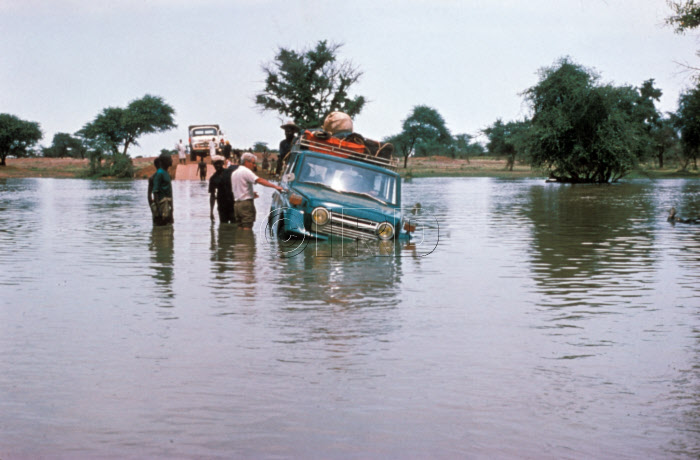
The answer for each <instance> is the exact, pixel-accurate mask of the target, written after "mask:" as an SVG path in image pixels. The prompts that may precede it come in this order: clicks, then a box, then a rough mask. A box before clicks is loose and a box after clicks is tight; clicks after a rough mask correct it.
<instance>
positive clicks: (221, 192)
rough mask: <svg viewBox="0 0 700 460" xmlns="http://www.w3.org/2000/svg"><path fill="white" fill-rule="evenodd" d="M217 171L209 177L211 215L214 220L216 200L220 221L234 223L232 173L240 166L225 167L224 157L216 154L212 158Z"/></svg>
mask: <svg viewBox="0 0 700 460" xmlns="http://www.w3.org/2000/svg"><path fill="white" fill-rule="evenodd" d="M211 160H212V163H213V164H214V169H215V170H216V172H214V174H212V176H211V177H210V178H209V217H210V218H211V221H212V222H214V202H216V207H217V209H218V211H219V222H220V223H222V224H232V223H234V221H235V220H234V213H233V191H232V190H231V173H233V171H235V170H236V168H238V166H231V167H229V168H224V161H225V160H224V157H223V156H220V155H214V158H212V159H211Z"/></svg>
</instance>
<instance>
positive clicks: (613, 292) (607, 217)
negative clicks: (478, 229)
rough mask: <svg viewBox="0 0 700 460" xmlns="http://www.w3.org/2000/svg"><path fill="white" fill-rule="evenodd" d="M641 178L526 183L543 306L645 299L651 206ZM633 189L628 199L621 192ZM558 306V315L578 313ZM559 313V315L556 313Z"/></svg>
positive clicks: (639, 303) (603, 307) (651, 255)
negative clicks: (564, 183) (589, 183)
mask: <svg viewBox="0 0 700 460" xmlns="http://www.w3.org/2000/svg"><path fill="white" fill-rule="evenodd" d="M640 187H642V188H643V186H640V185H630V184H626V185H621V186H615V187H614V188H615V189H614V190H611V187H609V186H603V187H601V186H590V187H587V186H576V187H572V186H557V185H554V186H544V187H531V188H530V191H529V195H530V196H529V206H528V207H527V208H526V209H525V210H524V211H523V214H524V215H525V216H527V217H528V218H529V219H530V221H531V222H532V225H531V229H532V238H531V248H530V264H531V270H532V277H533V279H534V280H535V282H536V283H537V286H538V290H539V292H541V293H542V294H543V297H542V301H541V303H540V305H541V306H543V307H547V308H554V309H560V308H571V307H585V308H587V309H596V311H595V313H597V314H599V313H604V312H607V313H611V312H612V311H611V310H609V308H610V307H615V309H617V308H619V307H620V306H623V305H626V306H629V307H649V306H651V305H650V303H649V301H648V300H646V299H643V298H642V297H643V291H645V290H648V289H651V287H650V285H651V283H652V281H653V275H654V271H655V270H656V268H655V263H656V262H657V253H656V252H655V251H654V250H653V247H654V239H655V233H654V226H655V222H656V221H657V220H658V216H657V214H658V213H657V209H656V207H655V206H654V204H653V203H652V201H651V196H650V195H649V194H645V193H644V191H643V190H640ZM630 196H634V197H635V198H634V201H633V203H634V204H633V205H630V201H631V200H629V199H628V197H630ZM580 315H581V312H576V313H568V312H566V313H564V312H563V313H562V316H561V319H562V320H564V321H567V319H569V320H570V319H578V318H580ZM557 321H558V320H557Z"/></svg>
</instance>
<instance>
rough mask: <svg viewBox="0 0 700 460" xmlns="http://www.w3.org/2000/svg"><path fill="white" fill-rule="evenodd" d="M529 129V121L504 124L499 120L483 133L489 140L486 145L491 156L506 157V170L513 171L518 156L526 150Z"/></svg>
mask: <svg viewBox="0 0 700 460" xmlns="http://www.w3.org/2000/svg"><path fill="white" fill-rule="evenodd" d="M529 128H530V122H529V121H527V120H523V121H511V122H508V123H503V121H502V120H501V119H500V118H499V119H497V120H496V122H495V123H494V124H493V125H491V126H489V127H488V128H486V129H484V131H483V132H484V134H485V135H486V137H488V139H489V141H488V143H487V144H486V149H487V151H488V152H489V153H490V154H491V155H496V156H504V157H506V169H508V170H509V171H512V170H513V166H515V160H516V158H517V156H518V155H519V154H522V152H524V151H525V149H526V147H525V146H526V136H527V133H528V129H529Z"/></svg>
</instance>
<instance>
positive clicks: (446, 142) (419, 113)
mask: <svg viewBox="0 0 700 460" xmlns="http://www.w3.org/2000/svg"><path fill="white" fill-rule="evenodd" d="M402 128H403V131H401V133H399V134H396V135H394V136H391V137H388V138H387V139H386V140H385V141H386V142H391V143H392V144H394V147H395V148H396V151H397V152H399V153H400V154H401V155H402V156H403V159H404V160H403V167H404V168H406V167H407V166H408V157H409V156H411V155H412V154H415V155H419V156H428V155H435V154H440V153H449V149H450V145H451V144H452V141H453V139H452V134H450V130H449V129H447V125H446V123H445V119H444V118H442V115H440V113H439V112H438V111H437V110H435V109H433V108H432V107H428V106H426V105H417V106H415V107H413V110H412V112H411V114H410V115H409V116H408V118H406V119H405V120H404V121H403V124H402Z"/></svg>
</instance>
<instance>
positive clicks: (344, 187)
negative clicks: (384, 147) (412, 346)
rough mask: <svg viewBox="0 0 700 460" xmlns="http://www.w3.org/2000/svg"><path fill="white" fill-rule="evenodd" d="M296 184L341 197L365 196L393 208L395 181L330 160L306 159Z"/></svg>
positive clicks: (384, 175) (379, 172)
mask: <svg viewBox="0 0 700 460" xmlns="http://www.w3.org/2000/svg"><path fill="white" fill-rule="evenodd" d="M298 181H299V182H304V183H307V184H320V185H324V186H326V187H328V188H331V189H333V190H335V191H337V192H341V193H353V194H360V195H367V196H368V197H369V198H373V199H375V200H378V201H382V202H385V203H389V204H394V205H395V204H396V199H397V198H396V196H397V193H396V177H395V176H393V175H391V174H386V173H383V172H381V171H375V170H374V169H370V168H363V167H362V166H355V165H351V164H348V163H343V162H339V161H334V160H332V159H325V158H317V157H306V158H305V159H304V162H303V164H302V165H301V167H300V169H299V179H298Z"/></svg>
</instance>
